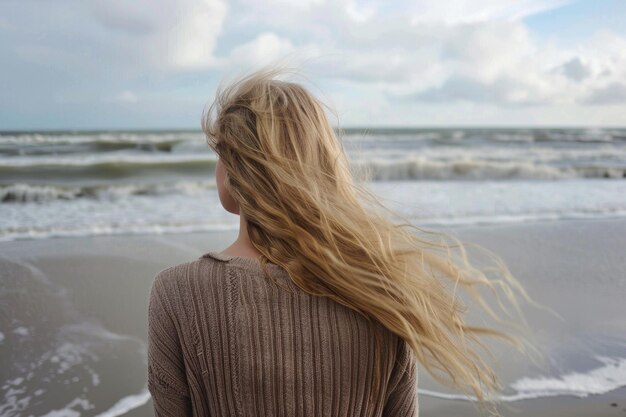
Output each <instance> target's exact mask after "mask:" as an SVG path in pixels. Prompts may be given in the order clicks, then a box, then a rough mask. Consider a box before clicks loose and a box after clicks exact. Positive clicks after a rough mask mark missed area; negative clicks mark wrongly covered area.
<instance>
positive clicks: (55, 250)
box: [0, 219, 626, 417]
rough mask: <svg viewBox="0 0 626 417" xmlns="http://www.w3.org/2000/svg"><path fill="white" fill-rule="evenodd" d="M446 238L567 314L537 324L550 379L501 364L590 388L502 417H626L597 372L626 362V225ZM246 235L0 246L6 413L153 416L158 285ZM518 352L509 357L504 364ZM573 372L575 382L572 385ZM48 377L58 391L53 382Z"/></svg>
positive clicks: (440, 404) (625, 407)
mask: <svg viewBox="0 0 626 417" xmlns="http://www.w3.org/2000/svg"><path fill="white" fill-rule="evenodd" d="M433 229H434V228H433ZM438 229H439V230H442V231H446V232H448V231H449V232H452V233H454V234H455V235H456V236H458V237H459V238H461V239H462V240H464V241H465V240H467V241H470V242H473V243H477V244H480V245H483V246H484V247H486V248H488V249H490V250H491V251H493V252H494V253H495V254H497V255H499V256H502V258H503V259H504V260H505V262H506V264H507V266H508V267H509V268H510V270H511V271H512V272H513V274H514V275H515V276H516V277H518V278H519V279H520V281H521V282H522V284H523V285H524V286H525V287H526V288H527V289H528V291H529V293H530V294H531V296H532V297H534V298H535V299H536V300H537V301H538V302H540V303H542V304H544V305H548V306H550V307H551V308H553V309H555V310H556V311H557V312H558V313H559V314H561V315H562V316H563V317H564V318H565V321H559V320H556V319H554V318H548V317H547V316H546V315H545V313H544V312H539V311H536V310H530V314H529V315H528V318H529V320H530V322H531V323H533V324H534V325H536V330H537V333H538V337H539V340H541V341H542V342H544V344H545V348H546V349H547V350H548V351H549V352H550V353H552V354H553V355H554V360H555V362H554V363H553V364H552V365H553V371H554V373H553V374H550V375H545V374H541V373H540V372H538V370H537V369H535V368H533V367H532V366H530V365H528V364H527V363H525V362H524V361H522V360H521V359H519V358H518V359H516V360H511V361H510V363H509V361H504V362H503V363H502V364H501V366H502V367H501V369H500V373H501V375H502V377H503V379H504V381H505V382H507V383H514V382H515V381H518V380H519V379H520V378H522V377H526V378H530V379H531V380H532V381H531V382H533V383H534V384H535V385H534V387H535V389H537V393H540V390H544V391H545V390H546V389H556V388H560V389H561V388H563V386H562V385H563V384H565V385H567V384H569V383H570V382H576V383H577V384H583V385H579V386H573V385H572V386H570V388H571V390H572V391H571V392H572V394H571V395H558V394H554V395H550V396H547V397H543V398H533V399H525V400H520V401H514V402H510V403H506V404H505V405H504V406H503V408H501V411H502V412H503V415H510V416H513V415H524V416H547V417H550V416H565V415H567V416H590V415H593V416H619V415H622V416H623V415H626V388H625V387H626V375H622V374H616V375H611V376H610V377H611V378H612V379H615V378H623V379H622V380H618V383H617V384H616V386H615V388H614V389H611V385H610V384H608V382H607V381H608V380H605V381H598V380H593V378H592V377H594V375H595V374H593V373H592V372H591V371H593V370H594V369H597V368H598V366H599V365H598V363H597V361H596V360H594V355H595V356H605V357H620V356H621V357H622V358H626V345H624V344H622V343H623V342H624V340H623V339H620V337H621V336H623V335H624V334H626V331H625V330H626V307H625V306H624V304H623V302H622V300H623V299H625V298H626V297H625V296H626V277H625V271H626V259H624V257H623V255H622V254H623V248H624V246H625V244H626V238H624V236H626V219H595V220H559V221H552V222H550V221H541V222H525V223H516V224H497V225H480V226H450V227H446V228H438ZM236 234H237V232H236V231H232V230H231V231H223V232H195V233H183V234H164V235H133V236H97V237H80V238H51V239H40V240H17V241H11V242H0V254H1V255H0V264H1V270H2V271H3V272H2V274H3V275H2V276H3V279H2V282H3V283H2V286H3V289H2V290H3V291H2V294H3V297H6V298H5V299H4V300H3V302H5V303H6V302H7V301H8V302H9V303H10V304H9V305H10V314H11V317H9V319H10V320H9V322H7V323H5V327H4V328H3V329H2V330H1V331H2V340H1V343H0V350H1V351H2V354H3V357H8V358H9V359H10V361H8V362H5V363H7V364H9V363H10V364H13V365H11V366H10V368H9V369H8V371H9V372H6V373H5V374H6V375H8V376H9V378H8V380H7V381H2V383H3V393H4V398H5V405H4V406H7V404H9V406H10V405H11V404H15V407H19V404H20V401H21V404H27V405H26V409H27V410H28V413H29V414H34V415H45V414H46V413H50V412H52V411H53V410H57V411H59V412H63V410H65V412H66V413H68V412H69V410H75V411H77V412H80V415H88V416H90V415H94V416H95V415H102V416H106V417H111V416H115V415H125V416H138V417H139V416H150V415H152V408H151V407H152V406H151V402H150V399H149V396H147V394H146V392H145V385H144V383H145V380H144V378H145V372H146V369H145V357H144V356H142V355H144V354H145V351H144V349H145V340H146V318H147V301H148V292H149V288H150V285H151V283H152V279H153V278H154V276H155V275H156V273H158V272H159V271H160V270H162V269H164V268H166V267H169V266H172V265H175V264H178V263H182V262H187V261H192V260H194V259H196V258H198V257H199V256H200V255H202V254H203V253H206V252H208V251H220V250H222V249H223V248H225V247H226V246H228V245H229V244H230V243H232V241H233V240H234V239H235V237H236ZM41 317H45V319H46V320H39V319H40V318H41ZM29 320H30V321H29ZM59 334H60V335H62V336H63V337H62V338H61V337H58V335H59ZM83 342H85V343H83ZM29 346H37V348H38V350H37V349H35V350H33V349H30V348H28V349H27V347H29ZM507 352H508V351H502V352H499V354H500V355H501V356H500V357H502V355H506V354H507ZM5 355H8V356H5ZM55 358H56V359H55ZM3 366H8V365H3ZM619 370H620V369H618V368H617V367H615V369H612V371H615V372H618V371H619ZM60 371H63V372H60ZM572 373H574V374H575V376H576V378H577V379H576V380H575V381H573V380H569V379H567V375H571V374H572ZM29 375H30V376H29ZM46 378H47V380H48V381H51V382H48V383H43V382H42V381H44V379H46ZM542 378H543V379H542ZM611 378H609V379H611ZM75 379H77V380H75ZM546 379H547V380H548V382H546ZM541 381H543V385H542V384H539V382H541ZM609 382H610V381H609ZM592 383H596V384H604V385H601V386H600V388H599V389H598V388H597V386H594V387H595V389H597V392H602V390H603V389H605V390H607V391H606V392H603V393H601V394H595V395H594V394H589V395H587V396H579V397H576V396H574V395H575V393H576V390H579V391H578V394H577V395H584V390H585V389H588V390H589V391H593V389H592V388H594V387H592V386H585V385H584V384H592ZM550 384H552V385H550ZM607 384H608V385H607ZM620 384H621V385H620ZM420 388H421V389H424V390H430V389H435V390H438V388H437V387H436V385H434V383H433V382H432V381H431V380H430V379H429V378H428V376H427V375H426V373H425V372H423V373H422V374H420ZM10 390H12V391H10ZM581 390H582V391H581ZM9 392H12V394H7V393H9ZM438 392H439V391H438ZM555 392H556V391H555ZM511 393H513V391H512V390H511V389H509V394H511ZM544 393H545V392H544ZM419 398H420V413H421V415H424V416H430V415H432V416H469V415H477V414H476V413H475V411H476V410H475V408H474V405H473V404H472V403H471V402H467V401H459V400H451V399H441V398H435V397H433V396H430V395H426V394H421V395H420V397H419ZM120 400H122V401H121V402H120ZM611 404H616V405H615V406H612V405H611ZM509 407H512V408H514V409H516V410H513V409H509ZM5 411H6V410H5ZM9 415H21V414H20V413H17V414H9ZM59 415H63V414H59ZM66 415H69V414H66Z"/></svg>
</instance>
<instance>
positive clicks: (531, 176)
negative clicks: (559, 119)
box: [0, 128, 626, 241]
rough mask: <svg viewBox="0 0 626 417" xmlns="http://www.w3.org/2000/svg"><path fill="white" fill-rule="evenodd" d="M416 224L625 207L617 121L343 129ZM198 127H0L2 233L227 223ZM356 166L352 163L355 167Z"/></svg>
mask: <svg viewBox="0 0 626 417" xmlns="http://www.w3.org/2000/svg"><path fill="white" fill-rule="evenodd" d="M340 137H341V140H342V141H343V144H344V148H345V149H346V152H347V154H348V157H349V159H350V161H351V164H352V166H353V167H354V168H355V170H362V169H365V170H367V171H368V172H369V173H370V174H371V177H370V179H371V180H370V181H368V182H367V183H366V185H367V187H369V189H371V190H372V191H374V192H375V193H376V194H378V195H379V196H380V197H381V198H382V199H383V200H386V202H387V204H388V206H389V207H390V208H392V209H395V210H397V212H398V213H399V214H401V215H403V216H406V217H407V218H409V219H411V220H412V221H415V222H418V223H420V224H422V225H447V224H492V223H499V222H524V221H535V220H550V219H559V218H603V217H614V216H624V215H626V197H625V196H626V181H625V180H626V129H413V128H400V129H372V128H350V129H344V130H343V131H342V134H341V135H340ZM215 160H216V159H215V155H214V153H213V152H212V151H211V150H210V149H209V148H208V146H207V145H206V142H205V138H204V136H203V134H202V132H200V131H93V132H71V131H67V132H4V133H0V240H5V241H6V240H14V239H34V238H49V237H61V236H94V235H110V234H162V233H169V232H192V231H211V230H232V229H236V228H237V227H238V224H239V223H238V218H237V217H236V216H234V215H232V214H230V213H228V212H226V211H224V210H223V209H222V207H221V206H220V204H219V200H218V197H217V190H216V186H215V178H214V167H215ZM355 172H356V171H355Z"/></svg>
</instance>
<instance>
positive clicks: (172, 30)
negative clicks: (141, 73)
mask: <svg viewBox="0 0 626 417" xmlns="http://www.w3.org/2000/svg"><path fill="white" fill-rule="evenodd" d="M91 6H92V13H93V16H94V17H95V18H96V20H97V21H98V22H99V23H100V24H102V25H103V26H104V27H105V28H107V29H110V30H112V31H116V32H120V33H122V34H124V35H128V36H126V39H124V42H122V43H121V44H120V47H122V48H123V47H125V46H129V47H131V48H132V50H133V51H135V52H137V53H140V54H142V55H145V57H146V58H147V59H149V60H150V62H152V63H154V64H156V65H167V66H169V67H172V68H180V69H193V68H203V67H209V66H211V65H213V64H214V63H215V58H214V56H213V51H214V49H215V46H216V42H217V37H218V36H219V34H220V33H221V30H222V25H223V22H224V18H225V17H226V14H227V9H228V8H227V3H226V0H177V1H175V2H173V1H163V0H160V1H154V0H133V1H131V2H129V1H123V0H98V1H95V2H93V3H91Z"/></svg>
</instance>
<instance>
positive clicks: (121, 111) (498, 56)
mask: <svg viewBox="0 0 626 417" xmlns="http://www.w3.org/2000/svg"><path fill="white" fill-rule="evenodd" d="M277 62H278V63H283V64H285V63H286V64H287V65H290V66H292V67H295V68H296V69H297V70H298V71H299V73H298V74H300V75H297V76H296V78H294V79H293V81H296V82H302V83H303V84H305V85H306V86H307V87H308V88H309V89H311V91H312V92H313V93H314V94H315V95H316V96H317V97H318V98H319V99H320V100H322V101H323V102H324V103H325V104H327V105H328V106H329V108H330V109H333V110H334V111H333V112H332V114H331V121H332V123H333V124H334V125H336V126H341V127H356V126H368V127H376V126H380V127H382V126H404V127H406V126H410V127H413V126H415V127H462V126H468V127H471V126H520V127H521V126H524V127H525V126H530V127H533V126H535V127H548V126H549V127H566V126H588V127H615V126H618V127H626V1H624V0H614V1H610V0H594V1H591V0H472V1H463V0H416V1H410V2H409V1H403V0H399V1H353V0H299V1H293V0H264V1H258V0H238V1H226V0H178V1H162V0H133V1H126V0H87V1H86V0H57V1H54V2H51V1H44V0H0V130H51V129H69V130H74V129H75V130H85V129H87V130H99V129H199V128H200V118H201V115H202V111H203V109H204V108H205V106H208V105H209V104H210V102H211V100H212V98H213V97H214V94H215V91H216V88H217V86H218V84H219V83H220V82H223V83H224V82H228V80H232V79H234V78H235V77H237V76H241V75H244V74H245V73H247V72H250V71H253V70H255V69H258V68H260V67H261V66H263V65H268V64H273V63H277Z"/></svg>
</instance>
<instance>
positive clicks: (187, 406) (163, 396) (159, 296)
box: [148, 268, 192, 417]
mask: <svg viewBox="0 0 626 417" xmlns="http://www.w3.org/2000/svg"><path fill="white" fill-rule="evenodd" d="M172 272H173V270H172V268H169V269H166V270H163V271H161V272H160V273H159V274H157V276H156V277H155V279H154V281H153V283H152V288H151V290H150V301H149V304H148V389H149V391H150V394H151V395H152V403H153V406H154V415H155V417H164V416H168V417H183V416H191V415H192V411H191V400H190V394H189V387H188V384H187V378H186V375H185V363H184V360H183V352H182V348H181V343H180V336H179V331H178V330H177V329H178V328H179V326H178V325H177V322H176V318H175V316H174V315H173V314H172V306H171V298H172V297H171V293H170V297H169V298H168V290H167V285H168V283H169V284H171V282H172V281H171V280H169V281H168V276H170V274H172Z"/></svg>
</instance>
